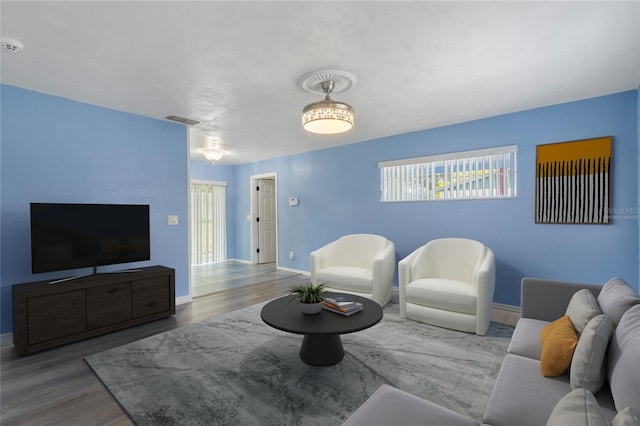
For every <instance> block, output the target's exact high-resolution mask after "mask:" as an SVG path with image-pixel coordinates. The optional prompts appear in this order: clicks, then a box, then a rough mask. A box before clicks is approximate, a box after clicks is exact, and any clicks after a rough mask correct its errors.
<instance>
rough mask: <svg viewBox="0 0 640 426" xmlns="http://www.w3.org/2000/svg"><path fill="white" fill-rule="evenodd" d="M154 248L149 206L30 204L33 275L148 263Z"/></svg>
mask: <svg viewBox="0 0 640 426" xmlns="http://www.w3.org/2000/svg"><path fill="white" fill-rule="evenodd" d="M150 245H151V244H150V238H149V206H148V205H137V204H58V203H31V271H32V272H33V273H34V274H36V273H40V272H51V271H62V270H66V269H76V268H85V267H94V268H95V267H97V266H103V265H113V264H117V263H128V262H137V261H142V260H149V259H151V250H150ZM94 272H95V270H94Z"/></svg>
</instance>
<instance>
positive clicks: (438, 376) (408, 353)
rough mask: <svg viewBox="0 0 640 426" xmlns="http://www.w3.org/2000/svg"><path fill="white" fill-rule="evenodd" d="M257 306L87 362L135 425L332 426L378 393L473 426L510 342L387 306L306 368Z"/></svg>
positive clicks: (294, 345)
mask: <svg viewBox="0 0 640 426" xmlns="http://www.w3.org/2000/svg"><path fill="white" fill-rule="evenodd" d="M263 305H264V304H259V305H253V306H250V307H248V308H245V309H241V310H238V311H235V312H231V313H228V314H225V315H221V316H217V317H213V318H211V319H208V320H206V321H203V322H200V323H198V324H194V325H191V326H188V327H183V328H179V329H176V330H172V331H169V332H166V333H162V334H158V335H155V336H152V337H149V338H146V339H143V340H140V341H137V342H133V343H130V344H127V345H125V346H121V347H118V348H114V349H111V350H107V351H104V352H101V353H97V354H94V355H91V356H89V357H87V358H86V361H87V363H88V364H89V365H90V366H91V368H92V369H93V371H94V372H95V373H96V374H97V375H98V377H100V379H101V380H102V382H103V383H104V384H105V385H106V387H107V388H108V389H109V391H110V392H111V393H112V394H113V396H114V397H115V398H116V399H117V400H118V402H119V403H120V404H121V405H122V407H123V408H124V409H125V410H126V411H127V413H128V414H129V416H131V418H132V419H133V421H135V422H136V423H137V424H138V425H178V424H179V425H305V426H306V425H339V424H341V423H342V422H343V421H344V420H346V418H347V417H348V416H349V415H350V414H351V413H352V412H353V411H355V410H356V409H357V408H358V407H359V406H360V405H361V404H362V403H363V402H364V401H365V400H366V399H367V398H368V397H369V396H370V395H371V394H372V393H373V392H374V391H375V390H376V389H377V388H378V387H379V386H380V385H382V384H384V383H386V384H390V385H392V386H395V387H398V388H400V389H403V390H405V391H407V392H410V393H412V394H414V395H417V396H419V397H422V398H425V399H428V400H431V401H433V402H435V403H437V404H440V405H443V406H445V407H448V408H451V409H453V410H454V411H457V412H460V413H462V414H466V415H468V416H470V417H472V418H476V419H480V417H481V415H482V412H483V411H484V407H485V405H486V402H487V400H488V398H489V395H490V393H491V388H492V386H493V383H494V381H495V377H496V375H497V372H498V370H499V368H500V364H501V362H502V359H503V358H504V356H505V353H506V348H507V346H508V344H509V340H510V338H511V334H512V332H513V327H510V326H506V325H502V324H496V323H492V324H491V327H490V329H489V332H488V334H487V336H482V337H480V336H475V335H472V334H467V333H462V332H456V331H451V330H446V329H442V328H438V327H432V326H429V325H425V324H421V323H418V322H415V321H411V320H406V319H402V318H400V315H399V307H398V305H397V304H390V305H387V307H385V309H384V318H383V319H382V321H381V322H380V323H378V324H377V325H375V326H373V327H372V328H370V329H367V330H364V331H361V332H358V333H353V334H347V335H343V336H342V342H343V345H344V349H345V357H344V359H343V360H342V362H341V363H339V364H337V365H335V366H330V367H313V366H309V365H307V364H305V363H303V362H302V361H301V360H300V358H299V357H298V351H299V349H300V344H301V343H302V336H299V335H292V334H288V333H285V332H281V331H278V330H275V329H273V328H271V327H269V326H267V325H266V324H264V323H263V322H262V320H261V319H260V309H261V308H262V306H263ZM425 420H426V419H425Z"/></svg>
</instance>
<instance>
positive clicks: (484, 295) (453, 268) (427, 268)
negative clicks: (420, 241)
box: [398, 238, 495, 335]
mask: <svg viewBox="0 0 640 426" xmlns="http://www.w3.org/2000/svg"><path fill="white" fill-rule="evenodd" d="M398 279H399V287H400V289H399V290H400V295H399V296H400V316H401V317H403V318H409V319H412V320H416V321H420V322H424V323H427V324H432V325H437V326H439V327H445V328H450V329H454V330H460V331H466V332H469V333H476V334H478V335H485V334H486V333H487V330H488V328H489V324H490V323H491V310H492V305H493V292H494V289H495V257H494V254H493V251H491V249H490V248H489V247H486V246H485V245H484V244H482V243H480V242H478V241H474V240H468V239H464V238H442V239H438V240H433V241H430V242H429V243H427V244H426V245H424V246H422V247H420V248H418V249H417V250H415V251H414V252H413V253H411V254H410V255H409V256H407V257H405V258H404V259H402V260H401V261H400V263H399V264H398Z"/></svg>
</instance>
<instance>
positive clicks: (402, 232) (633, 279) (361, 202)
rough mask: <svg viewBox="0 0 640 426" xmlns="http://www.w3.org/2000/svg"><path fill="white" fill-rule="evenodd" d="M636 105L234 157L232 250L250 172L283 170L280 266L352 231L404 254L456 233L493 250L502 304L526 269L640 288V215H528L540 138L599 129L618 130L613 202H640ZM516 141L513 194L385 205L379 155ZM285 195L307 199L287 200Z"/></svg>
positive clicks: (633, 94) (623, 205)
mask: <svg viewBox="0 0 640 426" xmlns="http://www.w3.org/2000/svg"><path fill="white" fill-rule="evenodd" d="M637 109H638V99H637V91H635V90H633V91H628V92H624V93H619V94H615V95H610V96H604V97H599V98H594V99H589V100H585V101H580V102H573V103H568V104H562V105H555V106H550V107H545V108H539V109H534V110H529V111H524V112H519V113H513V114H508V115H503V116H498V117H492V118H488V119H483V120H478V121H473V122H467V123H463V124H458V125H453V126H447V127H442V128H437V129H431V130H424V131H420V132H415V133H408V134H402V135H397V136H392V137H387V138H382V139H377V140H372V141H367V142H363V143H359V144H353V145H348V146H342V147H337V148H331V149H326V150H320V151H314V152H309V153H305V154H300V155H295V156H289V157H282V158H276V159H272V160H267V161H261V162H257V163H251V164H245V165H240V166H236V168H235V183H236V188H237V190H238V193H237V194H236V229H235V256H236V257H237V258H240V259H245V260H249V259H250V253H249V252H250V241H251V240H250V224H249V222H247V221H246V220H243V219H244V218H245V216H246V215H247V214H249V213H250V200H249V179H250V176H251V175H253V174H259V173H267V172H277V174H278V198H279V200H278V215H279V222H278V226H279V259H278V263H279V265H280V266H283V267H288V268H293V269H299V270H306V271H308V270H309V253H310V252H311V251H312V250H315V249H316V248H318V247H321V246H322V245H324V244H326V243H328V242H329V241H332V240H334V239H336V238H338V237H339V236H341V235H344V234H348V233H358V232H371V233H376V234H380V235H384V236H385V237H387V238H389V239H391V240H392V241H394V243H395V245H396V253H397V258H398V260H399V259H401V258H403V257H405V256H406V255H408V254H409V253H411V252H412V251H413V250H414V249H416V248H417V247H419V246H421V245H422V244H424V243H425V242H427V241H429V240H431V239H434V238H439V237H449V236H453V237H466V238H472V239H477V240H480V241H482V242H484V243H485V244H487V245H488V246H489V247H491V248H492V249H493V250H494V252H495V255H496V262H497V265H496V266H497V277H496V279H497V282H496V294H495V302H498V303H505V304H509V305H519V304H520V279H521V278H522V277H523V276H537V277H543V278H554V279H561V280H563V279H564V280H572V281H584V282H590V283H603V282H605V281H606V280H607V279H609V278H611V277H612V276H622V277H624V278H625V279H627V280H628V281H629V282H630V283H631V285H632V286H634V287H635V288H636V289H637V288H638V273H639V271H638V269H639V268H638V259H639V252H638V240H639V237H638V220H637V216H634V217H626V216H624V215H618V216H617V217H614V220H613V223H612V224H610V225H542V224H535V223H534V217H533V213H534V188H535V182H534V164H535V148H536V145H539V144H548V143H554V142H561V141H570V140H576V139H586V138H593V137H598V136H609V135H611V136H613V138H614V142H613V147H614V148H613V150H614V158H613V177H612V181H613V196H612V198H613V200H612V205H613V207H614V209H616V211H618V210H619V209H627V208H631V209H634V208H635V207H636V206H637V205H638V131H637V123H638V117H637ZM512 144H517V145H518V148H519V154H518V155H519V156H518V167H519V175H518V180H519V196H518V198H517V199H508V200H482V201H448V202H422V203H384V204H383V203H380V202H379V186H380V185H379V171H378V168H377V163H378V162H379V161H385V160H394V159H401V158H407V157H416V156H424V155H432V154H439V153H446V152H456V151H463V150H471V149H479V148H488V147H495V146H503V145H512ZM290 197H298V198H299V200H300V205H299V206H297V207H290V206H289V205H288V203H287V201H288V199H289V198H290ZM290 250H293V251H294V252H295V253H296V257H295V258H294V260H292V261H291V260H289V259H288V258H287V255H288V253H289V251H290Z"/></svg>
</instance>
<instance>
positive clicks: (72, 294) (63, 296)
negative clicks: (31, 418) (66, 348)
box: [12, 266, 176, 355]
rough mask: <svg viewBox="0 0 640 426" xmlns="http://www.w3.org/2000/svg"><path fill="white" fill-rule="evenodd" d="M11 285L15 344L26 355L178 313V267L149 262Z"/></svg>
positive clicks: (18, 351) (17, 350)
mask: <svg viewBox="0 0 640 426" xmlns="http://www.w3.org/2000/svg"><path fill="white" fill-rule="evenodd" d="M49 282H50V281H49V280H47V281H39V282H32V283H25V284H15V285H13V286H12V295H13V344H14V346H15V349H16V352H17V353H18V354H19V355H26V354H30V353H33V352H38V351H42V350H44V349H49V348H53V347H55V346H60V345H64V344H67V343H71V342H76V341H78V340H83V339H87V338H89V337H94V336H99V335H101V334H106V333H110V332H112V331H116V330H121V329H123V328H128V327H132V326H134V325H138V324H143V323H146V322H150V321H155V320H157V319H160V318H165V317H168V316H171V315H174V314H175V312H176V296H175V270H174V269H171V268H167V267H164V266H150V267H146V268H140V269H139V270H138V269H137V270H135V271H133V272H131V271H129V272H114V273H104V274H98V275H89V276H86V277H82V278H76V279H74V280H70V281H64V282H59V283H56V284H49Z"/></svg>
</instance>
